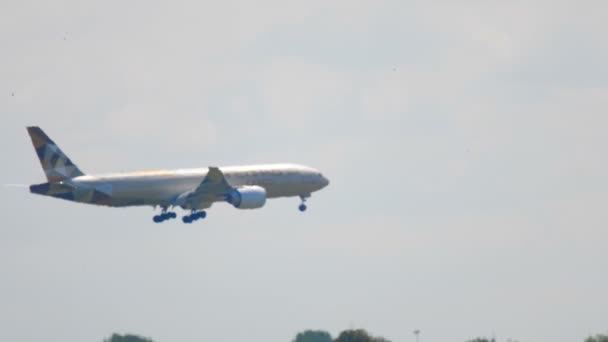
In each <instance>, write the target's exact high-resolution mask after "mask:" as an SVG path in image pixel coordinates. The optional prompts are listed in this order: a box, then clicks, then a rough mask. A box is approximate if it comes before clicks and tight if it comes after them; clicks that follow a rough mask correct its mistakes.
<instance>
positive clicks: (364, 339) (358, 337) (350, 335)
mask: <svg viewBox="0 0 608 342" xmlns="http://www.w3.org/2000/svg"><path fill="white" fill-rule="evenodd" d="M334 342H390V341H389V340H387V339H385V338H384V337H373V336H370V335H369V334H368V333H367V331H365V330H362V329H358V330H345V331H343V332H342V333H340V336H338V338H336V339H335V340H334Z"/></svg>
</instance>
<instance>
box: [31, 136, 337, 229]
mask: <svg viewBox="0 0 608 342" xmlns="http://www.w3.org/2000/svg"><path fill="white" fill-rule="evenodd" d="M27 131H28V133H29V135H30V138H31V139H32V144H33V145H34V149H35V150H36V154H37V155H38V159H39V160H40V164H41V166H42V169H43V170H44V173H45V175H46V178H47V182H46V183H41V184H34V185H30V192H31V193H33V194H38V195H44V196H50V197H55V198H60V199H64V200H69V201H74V202H80V203H86V204H94V205H103V206H110V207H129V206H152V207H154V208H155V209H156V208H157V207H158V208H161V212H160V214H158V215H154V217H153V218H152V219H153V221H154V222H156V223H160V222H164V221H166V220H171V219H175V218H177V214H176V213H175V212H174V211H171V210H172V209H173V208H177V207H179V208H182V209H184V210H187V211H189V213H188V214H187V215H184V216H183V217H182V221H183V222H184V223H187V224H188V223H192V222H194V221H196V220H199V219H203V218H205V217H206V216H207V213H206V211H205V210H206V209H208V208H210V207H211V205H212V204H213V203H215V202H227V203H229V204H231V205H232V206H234V207H235V208H237V209H257V208H261V207H263V206H264V204H265V203H266V199H268V198H277V197H295V196H297V197H300V200H301V203H300V205H299V206H298V209H299V210H300V211H302V212H303V211H305V210H306V208H307V206H306V200H307V199H308V198H309V197H310V196H311V194H312V193H313V192H315V191H318V190H321V189H323V188H324V187H326V186H327V185H328V184H329V180H328V179H327V178H326V177H325V176H324V175H323V174H322V173H321V172H319V171H318V170H315V169H313V168H310V167H307V166H302V165H296V164H269V165H249V166H229V167H221V168H220V167H216V166H210V167H208V168H199V169H180V170H156V171H140V172H129V173H115V174H105V175H87V174H84V173H83V172H82V171H81V170H80V169H79V168H78V166H76V165H75V164H74V163H73V162H72V161H71V160H70V158H68V156H67V155H65V154H64V153H63V152H62V151H61V149H59V147H58V146H57V144H55V143H54V142H53V140H51V139H50V138H49V137H48V136H47V135H46V134H45V133H44V131H43V130H42V129H40V127H36V126H32V127H27ZM170 209H171V210H170Z"/></svg>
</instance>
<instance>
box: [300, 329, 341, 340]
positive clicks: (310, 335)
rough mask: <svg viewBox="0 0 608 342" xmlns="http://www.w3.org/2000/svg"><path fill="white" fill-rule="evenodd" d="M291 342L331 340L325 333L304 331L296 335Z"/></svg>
mask: <svg viewBox="0 0 608 342" xmlns="http://www.w3.org/2000/svg"><path fill="white" fill-rule="evenodd" d="M293 342H332V339H331V335H330V334H329V333H328V332H327V331H323V330H306V331H303V332H301V333H298V335H296V338H295V339H294V340H293Z"/></svg>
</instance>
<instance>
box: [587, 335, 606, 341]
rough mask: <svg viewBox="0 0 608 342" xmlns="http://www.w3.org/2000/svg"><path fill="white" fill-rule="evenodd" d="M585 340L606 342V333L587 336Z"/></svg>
mask: <svg viewBox="0 0 608 342" xmlns="http://www.w3.org/2000/svg"><path fill="white" fill-rule="evenodd" d="M585 342H608V335H601V334H598V335H595V336H589V337H587V338H586V339H585Z"/></svg>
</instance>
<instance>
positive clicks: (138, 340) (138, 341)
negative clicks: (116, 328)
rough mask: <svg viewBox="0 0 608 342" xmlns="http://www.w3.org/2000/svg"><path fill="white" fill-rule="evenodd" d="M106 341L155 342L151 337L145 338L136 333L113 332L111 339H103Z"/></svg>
mask: <svg viewBox="0 0 608 342" xmlns="http://www.w3.org/2000/svg"><path fill="white" fill-rule="evenodd" d="M103 341H104V342H154V341H152V340H151V339H149V338H144V337H141V336H136V335H129V334H127V335H118V334H113V335H112V336H111V337H110V338H109V339H105V340H103Z"/></svg>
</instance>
